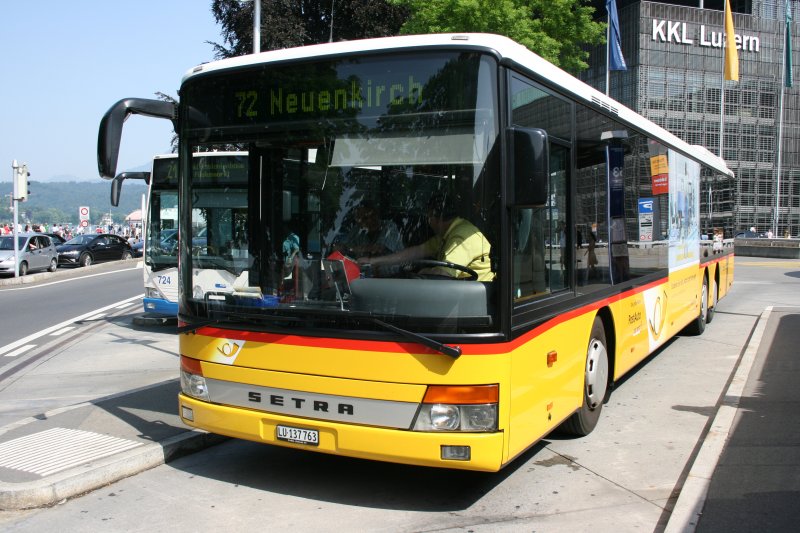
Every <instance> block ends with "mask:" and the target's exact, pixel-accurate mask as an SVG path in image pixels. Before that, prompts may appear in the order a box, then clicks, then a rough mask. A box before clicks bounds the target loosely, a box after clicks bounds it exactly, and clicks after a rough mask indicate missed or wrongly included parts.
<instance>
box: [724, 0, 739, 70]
mask: <svg viewBox="0 0 800 533" xmlns="http://www.w3.org/2000/svg"><path fill="white" fill-rule="evenodd" d="M734 31H735V30H734V29H733V14H732V13H731V2H730V0H725V72H724V75H725V79H726V80H734V81H739V52H737V51H736V36H735V35H736V34H735V33H734Z"/></svg>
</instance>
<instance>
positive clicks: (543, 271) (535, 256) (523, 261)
mask: <svg viewBox="0 0 800 533" xmlns="http://www.w3.org/2000/svg"><path fill="white" fill-rule="evenodd" d="M545 214H546V209H545V208H533V207H525V208H518V209H515V210H514V216H513V221H514V225H513V232H514V234H513V238H514V249H513V283H514V286H513V290H514V300H516V301H521V300H525V299H528V298H531V297H536V296H541V295H543V294H546V293H548V292H549V290H548V284H547V266H546V264H545V249H546V246H545V237H544V228H545V227H546V217H545Z"/></svg>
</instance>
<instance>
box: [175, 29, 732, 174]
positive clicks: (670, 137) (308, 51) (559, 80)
mask: <svg viewBox="0 0 800 533" xmlns="http://www.w3.org/2000/svg"><path fill="white" fill-rule="evenodd" d="M426 47H428V48H438V49H442V48H448V47H453V48H458V49H464V48H472V49H477V50H483V51H486V52H491V53H494V54H495V55H496V56H497V57H499V58H500V60H501V62H503V63H505V64H509V65H512V66H515V67H517V68H519V69H522V70H527V71H529V72H532V73H535V74H537V75H538V76H540V77H541V78H543V79H546V80H549V81H550V82H551V83H553V84H555V85H556V86H557V87H558V88H559V90H560V91H561V92H562V93H564V94H567V95H569V96H571V97H573V98H575V99H576V100H578V101H581V102H583V103H585V104H587V105H594V106H597V107H601V108H603V109H605V110H606V111H607V112H608V113H609V114H611V115H613V116H616V117H618V118H619V119H620V120H621V121H623V122H626V123H628V124H632V125H634V126H636V127H637V128H638V129H640V130H642V131H643V132H644V133H646V134H648V135H650V136H652V137H656V138H659V139H662V140H663V141H665V142H666V143H667V144H669V145H671V146H673V147H675V148H677V149H678V150H680V151H682V152H685V153H687V154H691V155H693V156H694V157H696V158H697V159H699V160H701V161H703V162H704V163H705V164H707V165H708V166H710V167H712V168H714V169H715V170H717V171H718V172H722V173H723V174H726V175H728V176H730V177H734V175H733V171H731V170H730V169H729V168H728V166H727V164H726V163H725V161H723V160H722V159H721V158H720V157H718V156H716V155H714V154H712V153H711V152H710V151H708V150H707V149H706V148H705V147H702V146H698V145H690V144H688V143H686V142H685V141H683V140H681V139H680V138H678V137H677V136H675V135H674V134H672V133H670V132H669V131H667V130H666V129H664V128H662V127H661V126H659V125H657V124H655V123H654V122H651V121H649V120H647V119H645V118H644V117H642V116H641V115H639V114H638V113H636V112H635V111H633V110H632V109H630V108H628V107H626V106H624V105H622V104H621V103H619V102H617V101H616V100H613V99H612V98H610V97H608V96H606V95H605V94H603V93H602V92H600V91H598V90H597V89H595V88H593V87H591V86H590V85H588V84H586V83H584V82H582V81H580V80H578V79H576V78H575V77H573V76H572V75H570V74H568V73H567V72H565V71H564V70H561V69H560V68H558V67H556V66H555V65H553V64H552V63H550V62H549V61H547V60H545V59H543V58H542V57H540V56H538V55H537V54H535V53H533V52H531V51H530V50H529V49H527V48H525V47H524V46H522V45H521V44H519V43H517V42H515V41H513V40H511V39H509V38H508V37H503V36H501V35H491V34H485V33H442V34H430V35H409V36H400V37H382V38H378V39H362V40H354V41H342V42H336V43H324V44H315V45H309V46H301V47H297V48H285V49H282V50H272V51H268V52H262V53H260V54H249V55H245V56H239V57H233V58H228V59H223V60H220V61H214V62H211V63H204V64H202V65H198V66H196V67H194V68H192V69H190V70H189V71H188V72H186V74H185V75H184V76H183V80H182V83H185V82H186V81H188V80H189V79H191V78H192V77H194V76H197V75H200V74H205V73H208V72H214V71H219V70H225V69H236V68H240V67H248V66H251V65H258V64H262V63H273V62H282V61H295V60H306V59H315V60H316V59H323V58H326V57H335V56H342V55H353V54H358V53H365V52H366V53H369V52H380V51H385V52H389V51H398V50H400V51H402V50H403V49H415V50H419V49H420V48H426Z"/></svg>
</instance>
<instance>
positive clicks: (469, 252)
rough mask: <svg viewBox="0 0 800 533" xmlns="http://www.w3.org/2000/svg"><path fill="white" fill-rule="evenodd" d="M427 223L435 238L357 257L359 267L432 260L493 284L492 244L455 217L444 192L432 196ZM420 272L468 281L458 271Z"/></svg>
mask: <svg viewBox="0 0 800 533" xmlns="http://www.w3.org/2000/svg"><path fill="white" fill-rule="evenodd" d="M427 215H428V224H429V225H430V226H431V229H433V232H434V235H433V237H431V238H430V239H428V240H427V241H425V242H423V243H422V244H417V245H416V246H410V247H408V248H405V249H404V250H400V251H399V252H395V253H392V254H388V255H383V256H379V257H359V258H358V263H359V264H360V265H362V266H363V265H367V264H369V265H371V266H372V267H380V266H384V265H393V264H398V263H408V262H412V261H416V260H419V259H435V260H437V261H447V262H449V263H454V264H456V265H461V266H465V267H467V268H469V269H471V270H474V271H475V272H476V273H477V274H478V281H492V280H493V279H494V272H492V270H491V261H490V259H489V251H490V249H491V245H490V244H489V241H488V240H486V237H484V235H483V233H481V231H480V230H479V229H478V228H476V227H475V226H474V225H473V224H472V223H471V222H469V221H468V220H466V219H464V218H461V217H459V216H457V215H456V210H455V207H454V206H453V205H452V202H450V201H448V197H447V195H446V194H443V193H436V194H434V195H433V196H432V197H431V199H430V201H429V202H428V207H427ZM421 273H424V274H437V275H445V276H449V277H453V278H468V277H470V276H469V274H467V273H466V272H463V271H461V270H457V269H453V268H445V267H434V268H428V269H425V270H423V271H421Z"/></svg>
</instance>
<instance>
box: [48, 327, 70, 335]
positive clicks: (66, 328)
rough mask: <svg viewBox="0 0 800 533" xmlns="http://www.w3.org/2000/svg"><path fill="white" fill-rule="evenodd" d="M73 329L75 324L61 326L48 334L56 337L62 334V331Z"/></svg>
mask: <svg viewBox="0 0 800 533" xmlns="http://www.w3.org/2000/svg"><path fill="white" fill-rule="evenodd" d="M73 329H75V326H67V327H65V328H61V329H60V330H58V331H54V332H53V333H51V334H50V336H51V337H58V336H59V335H63V334H64V333H66V332H68V331H72V330H73Z"/></svg>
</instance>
